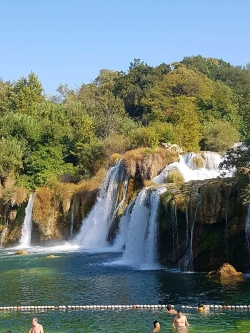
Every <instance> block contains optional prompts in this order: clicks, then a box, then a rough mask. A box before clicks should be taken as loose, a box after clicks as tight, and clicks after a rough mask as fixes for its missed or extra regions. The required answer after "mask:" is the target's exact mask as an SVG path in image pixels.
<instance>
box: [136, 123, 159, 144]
mask: <svg viewBox="0 0 250 333" xmlns="http://www.w3.org/2000/svg"><path fill="white" fill-rule="evenodd" d="M158 145H159V136H158V134H157V133H156V132H155V130H154V128H153V127H140V128H138V129H136V130H135V131H133V133H132V134H131V146H132V148H139V147H149V148H156V147H157V146H158Z"/></svg>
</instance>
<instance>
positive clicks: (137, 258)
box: [121, 187, 166, 267]
mask: <svg viewBox="0 0 250 333" xmlns="http://www.w3.org/2000/svg"><path fill="white" fill-rule="evenodd" d="M165 191H166V189H165V188H162V187H161V188H155V189H152V188H150V187H148V188H145V189H143V190H142V191H141V192H140V193H139V195H138V196H137V198H136V201H135V204H134V206H133V210H132V212H131V215H130V221H129V227H128V232H127V240H126V242H125V251H124V253H123V258H122V260H121V262H122V264H125V265H140V266H141V265H146V266H148V267H152V265H155V264H156V263H157V229H158V208H159V200H160V194H162V193H164V192H165Z"/></svg>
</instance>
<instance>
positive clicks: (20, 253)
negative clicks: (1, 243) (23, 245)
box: [14, 250, 29, 255]
mask: <svg viewBox="0 0 250 333" xmlns="http://www.w3.org/2000/svg"><path fill="white" fill-rule="evenodd" d="M14 254H17V255H22V254H29V252H28V251H24V250H18V251H16V252H15V253H14Z"/></svg>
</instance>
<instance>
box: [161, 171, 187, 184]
mask: <svg viewBox="0 0 250 333" xmlns="http://www.w3.org/2000/svg"><path fill="white" fill-rule="evenodd" d="M166 182H167V183H185V179H184V177H183V175H182V173H181V172H180V171H179V170H178V169H176V168H173V169H171V170H169V172H168V174H167V177H166Z"/></svg>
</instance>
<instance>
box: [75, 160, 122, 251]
mask: <svg viewBox="0 0 250 333" xmlns="http://www.w3.org/2000/svg"><path fill="white" fill-rule="evenodd" d="M126 179H127V175H126V172H125V170H124V167H123V166H122V163H121V161H119V162H118V163H116V165H115V166H114V167H112V168H111V169H110V170H109V171H108V173H107V176H106V177H105V179H104V181H103V183H102V186H101V189H100V194H99V196H98V198H97V201H96V204H95V205H94V207H93V208H92V210H91V211H90V213H89V215H88V216H87V217H86V218H85V219H84V220H83V222H82V226H81V229H80V232H79V234H78V235H77V237H76V238H75V239H74V240H73V243H75V244H77V245H79V246H80V247H82V248H84V249H101V248H104V247H107V246H109V243H108V242H107V233H108V230H109V228H110V226H111V225H112V222H113V219H114V217H115V214H116V211H117V208H118V206H119V204H120V202H118V201H119V194H120V190H121V186H122V183H123V181H125V183H126ZM124 188H126V189H127V187H126V185H125V186H124ZM124 191H126V190H124ZM125 195H126V193H125V194H123V198H124V196H125ZM123 198H122V200H123ZM122 200H121V201H122Z"/></svg>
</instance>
